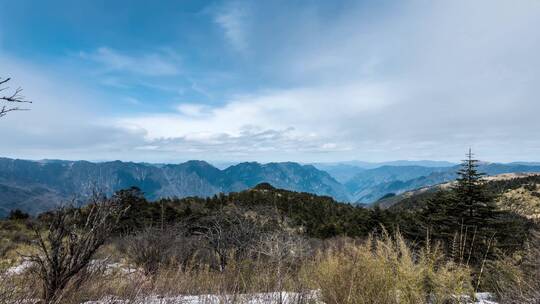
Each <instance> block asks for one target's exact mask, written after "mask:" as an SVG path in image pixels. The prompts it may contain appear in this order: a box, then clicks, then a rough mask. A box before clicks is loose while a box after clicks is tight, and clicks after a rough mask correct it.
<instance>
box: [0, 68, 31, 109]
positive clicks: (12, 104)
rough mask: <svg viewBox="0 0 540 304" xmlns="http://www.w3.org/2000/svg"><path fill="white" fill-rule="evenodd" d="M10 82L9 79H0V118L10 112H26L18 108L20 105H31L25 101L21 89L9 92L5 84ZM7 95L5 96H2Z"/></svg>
mask: <svg viewBox="0 0 540 304" xmlns="http://www.w3.org/2000/svg"><path fill="white" fill-rule="evenodd" d="M10 80H11V78H5V79H2V78H0V93H2V95H0V117H3V116H5V115H6V114H7V113H9V112H12V111H21V110H27V109H24V108H21V107H19V106H20V105H21V104H22V103H32V102H31V101H29V100H26V99H25V97H24V96H23V95H21V93H22V89H21V88H17V89H15V90H11V89H10V87H9V86H7V83H8V82H9V81H10ZM5 93H7V94H6V95H4V94H5Z"/></svg>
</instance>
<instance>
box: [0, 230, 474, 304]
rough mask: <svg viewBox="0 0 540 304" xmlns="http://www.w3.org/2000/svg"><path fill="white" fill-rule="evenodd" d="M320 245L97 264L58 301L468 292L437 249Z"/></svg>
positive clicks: (361, 298)
mask: <svg viewBox="0 0 540 304" xmlns="http://www.w3.org/2000/svg"><path fill="white" fill-rule="evenodd" d="M327 243H328V244H327V245H326V246H324V247H323V248H321V249H319V250H317V251H316V252H315V253H314V254H310V255H306V256H303V257H301V258H299V259H295V260H294V261H293V262H290V261H289V260H282V261H281V260H280V262H279V263H276V261H275V260H272V259H269V258H268V257H266V256H262V255H259V256H257V255H255V256H252V258H243V259H241V260H238V259H236V258H235V257H234V252H231V258H230V259H229V260H230V261H231V262H230V263H229V264H228V265H227V267H226V268H225V269H224V270H223V271H221V272H220V271H217V270H215V268H212V267H210V266H208V265H200V264H198V263H197V262H195V260H194V261H193V262H192V263H190V264H189V265H190V266H189V267H175V266H173V265H168V266H167V267H166V268H163V269H159V271H158V272H157V273H156V274H154V275H145V274H144V272H143V271H137V272H135V273H131V274H127V273H125V272H123V271H122V270H117V271H112V272H111V271H110V270H108V271H106V270H105V269H99V267H98V268H97V269H93V271H92V272H87V273H85V274H81V275H80V276H79V277H78V278H77V280H75V281H73V282H72V283H71V284H70V286H69V287H68V288H67V289H66V290H65V292H64V293H63V295H62V297H61V298H60V300H59V301H60V302H61V303H81V302H84V301H89V300H97V299H103V298H105V297H110V296H113V297H116V298H121V299H131V300H136V299H139V300H140V299H142V298H144V297H147V296H151V295H161V296H178V295H188V294H191V295H194V294H217V295H232V296H233V297H235V296H238V297H239V295H241V294H245V293H257V292H275V291H290V292H307V291H310V290H320V293H321V295H322V300H323V301H324V302H325V303H327V304H334V303H335V304H337V303H339V304H347V303H355V304H356V303H358V304H361V303H427V302H428V301H430V303H448V302H453V301H454V300H455V299H454V295H463V294H470V293H471V292H472V287H471V283H470V282H471V277H470V273H469V270H468V269H467V268H466V267H464V266H458V265H455V264H453V263H451V262H448V261H447V260H446V259H445V257H444V256H443V255H442V254H441V252H440V251H439V250H438V249H437V247H434V248H423V249H420V250H418V251H413V250H412V247H411V246H410V245H408V244H407V243H406V242H405V241H404V240H403V238H402V237H401V236H400V235H396V236H395V237H390V236H388V235H386V236H383V237H380V238H371V239H368V240H365V241H362V242H360V241H354V240H349V239H341V240H334V241H329V242H327ZM107 251H108V252H110V251H111V249H110V248H107ZM26 276H27V278H28V275H26ZM21 278H22V277H21ZM13 280H16V278H13ZM13 284H15V285H17V286H19V290H20V292H19V294H17V297H19V298H27V299H28V298H35V297H36V295H37V294H39V284H36V282H35V281H34V280H32V279H30V280H26V281H25V280H22V279H19V281H14V282H13ZM29 284H31V285H32V286H29ZM1 289H2V288H1V287H0V290H1ZM25 293H26V294H25ZM0 295H1V292H0ZM12 298H13V296H12ZM1 301H2V299H0V302H1ZM308 302H309V301H307V300H302V299H299V300H298V303H308Z"/></svg>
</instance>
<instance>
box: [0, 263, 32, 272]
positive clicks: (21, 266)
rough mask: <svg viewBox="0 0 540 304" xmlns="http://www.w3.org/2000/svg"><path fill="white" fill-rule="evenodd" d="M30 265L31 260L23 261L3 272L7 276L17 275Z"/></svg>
mask: <svg viewBox="0 0 540 304" xmlns="http://www.w3.org/2000/svg"><path fill="white" fill-rule="evenodd" d="M31 266H32V262H30V261H23V262H22V263H21V264H19V265H17V266H13V267H9V268H8V269H7V270H6V271H5V272H4V274H6V275H8V276H12V275H19V274H22V273H23V272H25V271H26V270H28V269H29V268H30V267H31Z"/></svg>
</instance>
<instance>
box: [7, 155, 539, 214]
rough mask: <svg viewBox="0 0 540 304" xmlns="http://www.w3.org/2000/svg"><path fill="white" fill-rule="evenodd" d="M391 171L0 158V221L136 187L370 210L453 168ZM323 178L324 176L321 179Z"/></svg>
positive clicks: (449, 176) (491, 170)
mask: <svg viewBox="0 0 540 304" xmlns="http://www.w3.org/2000/svg"><path fill="white" fill-rule="evenodd" d="M422 162H424V163H426V164H428V165H429V164H433V165H435V164H443V165H445V166H441V167H437V166H419V165H416V163H417V162H406V161H398V162H393V163H395V164H398V165H395V166H391V165H382V166H378V167H375V168H370V169H368V168H360V167H356V166H355V165H352V164H348V163H343V164H341V163H334V164H313V165H301V164H298V163H294V162H281V163H267V164H260V163H257V162H244V163H239V164H235V165H232V166H229V167H227V168H224V169H218V168H216V167H215V166H213V165H211V164H209V163H207V162H205V161H197V160H192V161H187V162H184V163H180V164H148V163H133V162H122V161H111V162H99V163H93V162H88V161H63V160H43V161H29V160H18V159H9V158H0V217H1V216H3V215H5V214H7V212H9V210H11V209H15V208H19V209H22V210H25V211H27V212H30V213H32V214H36V213H39V212H41V211H44V210H49V209H51V208H54V207H55V206H56V204H58V203H65V202H66V200H69V199H75V200H77V199H79V200H80V201H82V200H83V199H84V198H85V197H87V196H88V195H90V194H91V192H92V191H94V190H95V189H98V190H100V191H103V192H105V193H106V194H111V193H113V192H115V191H117V190H120V189H125V188H129V187H132V186H136V187H139V188H140V189H141V190H142V191H143V192H145V194H146V196H147V198H148V199H149V200H156V199H159V198H163V197H179V198H182V197H188V196H199V197H209V196H213V195H215V194H218V193H229V192H238V191H242V190H246V189H249V188H252V187H254V186H256V185H257V184H259V183H263V182H266V183H270V184H271V185H272V186H274V187H276V188H281V189H286V190H291V191H298V192H309V193H313V194H317V195H325V196H330V197H332V198H334V199H335V200H337V201H342V202H350V203H353V204H366V205H369V204H372V203H374V202H376V201H378V200H379V199H380V198H382V197H389V196H393V195H400V194H401V193H404V192H407V191H411V190H414V189H419V188H423V187H429V186H433V185H437V184H440V183H445V182H448V181H452V180H454V179H455V178H456V171H457V170H458V168H459V166H457V165H454V166H446V164H449V163H445V162H429V161H422ZM325 170H326V171H325ZM480 170H481V171H483V172H485V173H487V174H488V175H496V174H501V173H518V172H523V173H528V172H540V165H538V164H537V163H510V164H497V163H482V164H481V166H480Z"/></svg>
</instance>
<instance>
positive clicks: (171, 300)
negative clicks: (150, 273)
mask: <svg viewBox="0 0 540 304" xmlns="http://www.w3.org/2000/svg"><path fill="white" fill-rule="evenodd" d="M475 296H476V299H477V300H476V301H471V300H470V297H468V296H463V297H460V301H461V302H462V303H469V304H497V302H495V301H492V300H491V299H492V298H493V296H492V294H490V293H489V292H479V293H476V294H475ZM461 302H460V303H461ZM128 303H129V304H135V303H136V304H142V303H144V304H229V303H231V304H232V303H242V304H298V303H316V304H324V302H323V301H322V300H321V293H320V291H317V290H313V291H309V292H306V293H296V292H281V293H280V292H273V293H256V294H243V295H236V296H231V295H198V296H176V297H160V296H150V297H145V298H140V299H136V300H135V301H129V300H122V299H117V298H112V297H111V298H105V299H103V300H100V301H89V302H85V303H84V304H128Z"/></svg>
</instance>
